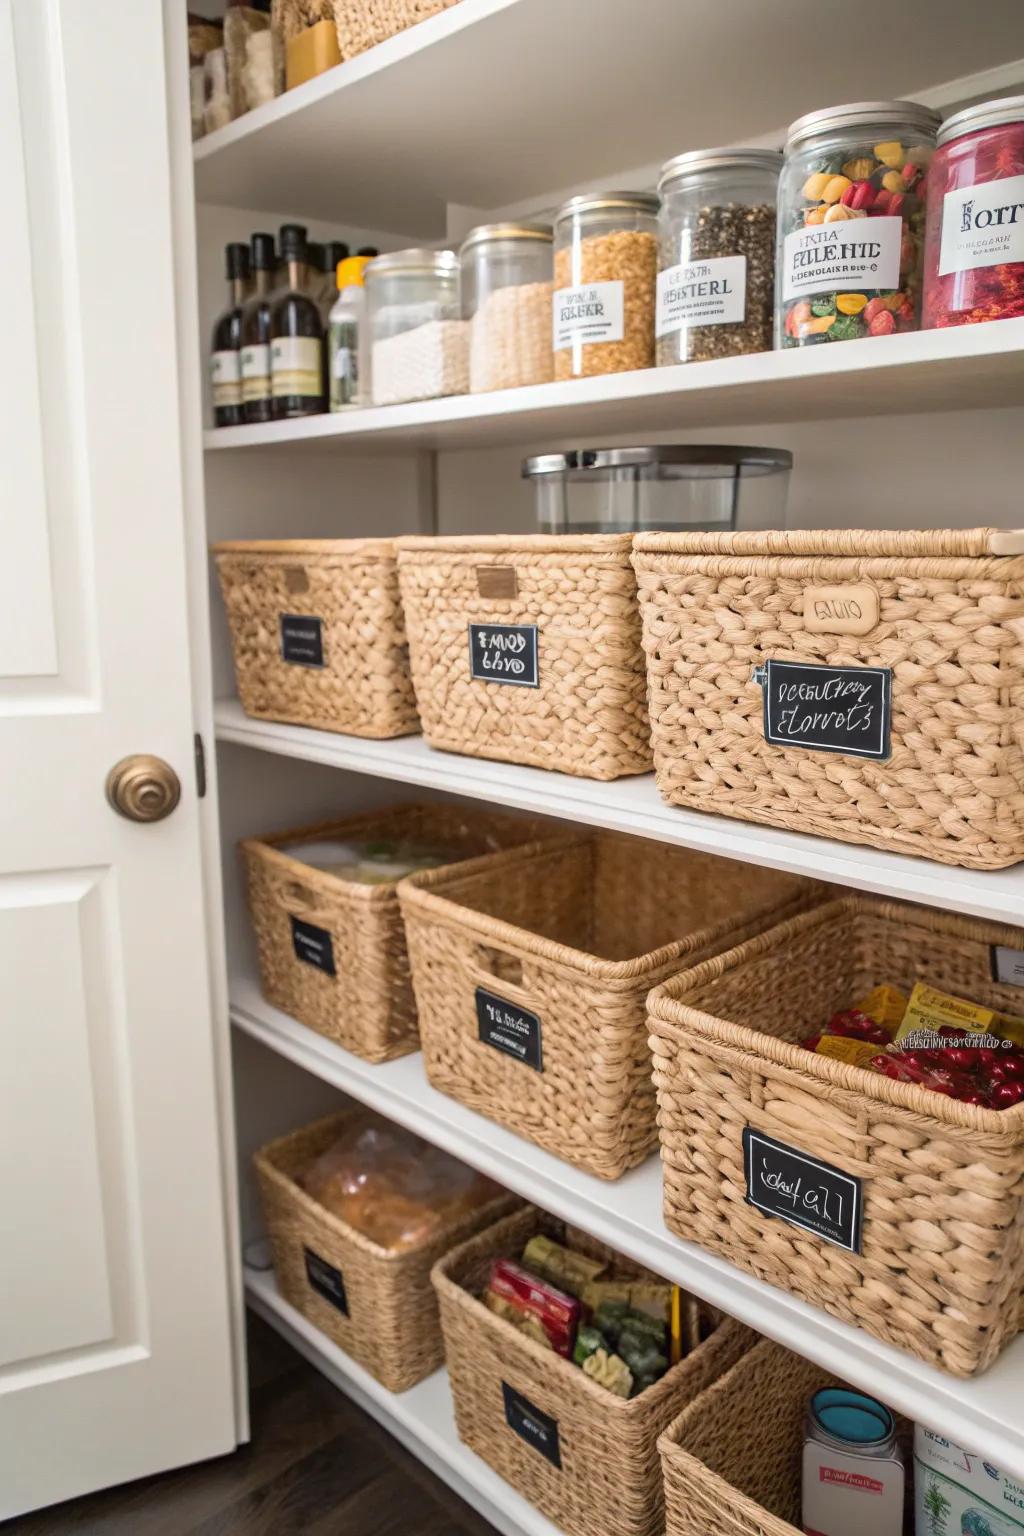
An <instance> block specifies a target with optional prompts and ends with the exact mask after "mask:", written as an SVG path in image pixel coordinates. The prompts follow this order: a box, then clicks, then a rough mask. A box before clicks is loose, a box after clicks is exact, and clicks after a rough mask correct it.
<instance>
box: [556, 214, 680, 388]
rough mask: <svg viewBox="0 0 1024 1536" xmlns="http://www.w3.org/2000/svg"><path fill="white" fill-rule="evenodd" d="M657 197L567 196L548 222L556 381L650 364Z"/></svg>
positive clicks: (655, 265)
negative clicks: (552, 254)
mask: <svg viewBox="0 0 1024 1536" xmlns="http://www.w3.org/2000/svg"><path fill="white" fill-rule="evenodd" d="M657 274H658V199H657V198H656V197H655V196H654V195H653V194H652V193H648V192H596V193H592V194H590V195H588V196H585V197H573V198H570V199H569V201H568V202H567V203H564V204H563V205H562V207H561V208H560V209H559V210H558V214H557V216H556V219H555V294H554V302H553V328H554V348H555V378H556V379H577V378H583V377H585V376H587V375H590V374H601V373H622V372H626V371H627V370H629V369H631V368H651V367H653V366H654V296H655V286H656V282H657Z"/></svg>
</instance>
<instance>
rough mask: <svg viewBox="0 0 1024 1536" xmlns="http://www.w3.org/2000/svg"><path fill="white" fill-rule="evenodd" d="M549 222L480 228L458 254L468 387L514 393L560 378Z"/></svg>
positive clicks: (470, 233)
mask: <svg viewBox="0 0 1024 1536" xmlns="http://www.w3.org/2000/svg"><path fill="white" fill-rule="evenodd" d="M553 240H554V235H553V231H552V229H551V225H550V224H481V225H479V226H478V228H476V229H471V230H470V232H469V234H468V235H467V236H466V239H465V240H464V241H463V245H462V249H461V251H460V252H459V260H460V262H461V265H462V313H463V316H464V318H465V319H466V320H468V321H469V387H470V390H471V391H472V392H473V393H474V394H475V393H476V392H477V391H478V390H488V389H515V388H517V387H518V386H519V385H521V384H547V383H550V381H551V380H552V379H553V378H554V376H555V360H554V354H553V352H552V350H551V268H552V244H553Z"/></svg>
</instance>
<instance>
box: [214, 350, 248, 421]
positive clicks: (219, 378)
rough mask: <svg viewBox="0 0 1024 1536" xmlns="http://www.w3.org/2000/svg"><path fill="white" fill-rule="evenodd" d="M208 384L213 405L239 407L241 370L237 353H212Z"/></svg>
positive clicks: (228, 351)
mask: <svg viewBox="0 0 1024 1536" xmlns="http://www.w3.org/2000/svg"><path fill="white" fill-rule="evenodd" d="M210 383H211V384H212V386H213V403H214V406H215V407H217V408H219V407H220V406H222V405H241V403H242V368H241V363H240V362H239V357H238V353H237V352H235V351H233V350H225V351H224V352H214V353H212V354H211V356H210Z"/></svg>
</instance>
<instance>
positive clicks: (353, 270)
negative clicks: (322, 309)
mask: <svg viewBox="0 0 1024 1536" xmlns="http://www.w3.org/2000/svg"><path fill="white" fill-rule="evenodd" d="M372 260H373V257H372V256H346V257H345V260H344V261H339V262H338V268H337V271H336V272H335V274H334V280H335V282H336V283H337V285H338V288H339V291H340V290H341V289H342V288H352V287H356V288H361V287H362V283H363V273H364V272H365V270H366V268H367V267H368V266H369V264H370V262H371V261H372Z"/></svg>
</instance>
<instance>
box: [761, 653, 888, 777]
mask: <svg viewBox="0 0 1024 1536" xmlns="http://www.w3.org/2000/svg"><path fill="white" fill-rule="evenodd" d="M754 681H755V682H757V683H760V684H761V687H762V689H763V691H764V739H765V741H770V742H773V743H774V745H775V746H777V747H807V748H809V749H810V750H811V751H812V752H838V753H841V754H842V755H843V756H846V757H871V758H874V759H876V760H877V761H879V762H881V761H884V760H885V758H887V757H889V756H890V754H891V752H892V746H891V743H890V739H889V736H890V723H891V717H892V668H891V667H826V666H822V665H821V664H820V663H818V662H795V661H766V662H765V664H764V666H763V667H758V668H756V670H755V672H754Z"/></svg>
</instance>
